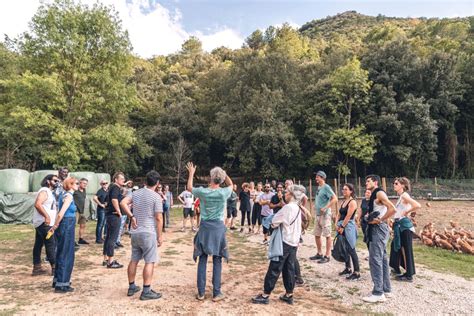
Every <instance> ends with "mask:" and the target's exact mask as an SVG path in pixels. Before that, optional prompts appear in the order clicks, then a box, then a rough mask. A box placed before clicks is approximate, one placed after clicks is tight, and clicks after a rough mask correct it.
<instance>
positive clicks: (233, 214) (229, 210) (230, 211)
mask: <svg viewBox="0 0 474 316" xmlns="http://www.w3.org/2000/svg"><path fill="white" fill-rule="evenodd" d="M231 217H237V208H235V207H230V208H229V207H228V208H227V218H231Z"/></svg>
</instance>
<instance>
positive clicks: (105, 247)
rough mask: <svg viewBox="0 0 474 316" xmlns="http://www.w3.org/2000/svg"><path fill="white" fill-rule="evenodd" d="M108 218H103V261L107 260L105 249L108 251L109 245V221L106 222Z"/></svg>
mask: <svg viewBox="0 0 474 316" xmlns="http://www.w3.org/2000/svg"><path fill="white" fill-rule="evenodd" d="M108 217H109V216H106V217H105V229H104V231H105V239H104V246H103V247H102V254H103V255H104V260H107V249H109V243H110V221H109V220H108Z"/></svg>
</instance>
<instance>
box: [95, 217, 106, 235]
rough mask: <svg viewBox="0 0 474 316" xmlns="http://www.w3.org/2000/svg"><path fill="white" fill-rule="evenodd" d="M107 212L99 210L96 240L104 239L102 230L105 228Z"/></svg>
mask: <svg viewBox="0 0 474 316" xmlns="http://www.w3.org/2000/svg"><path fill="white" fill-rule="evenodd" d="M104 222H105V214H104V211H103V210H97V225H96V227H95V242H101V241H102V231H103V229H104Z"/></svg>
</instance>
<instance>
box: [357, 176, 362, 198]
mask: <svg viewBox="0 0 474 316" xmlns="http://www.w3.org/2000/svg"><path fill="white" fill-rule="evenodd" d="M357 182H358V183H359V197H362V186H361V185H360V177H358V181H357Z"/></svg>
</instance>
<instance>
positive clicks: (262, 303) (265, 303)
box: [252, 300, 270, 305]
mask: <svg viewBox="0 0 474 316" xmlns="http://www.w3.org/2000/svg"><path fill="white" fill-rule="evenodd" d="M252 303H254V304H261V305H268V303H270V302H258V301H254V300H252Z"/></svg>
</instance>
